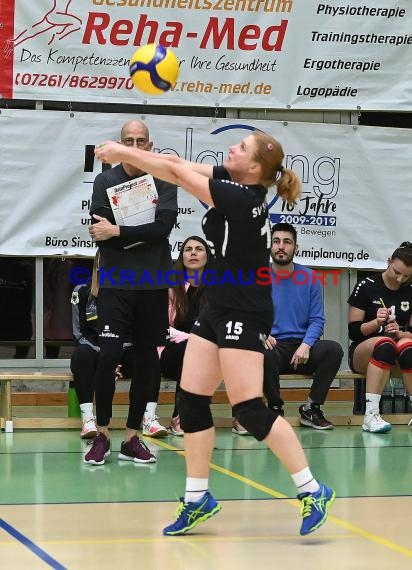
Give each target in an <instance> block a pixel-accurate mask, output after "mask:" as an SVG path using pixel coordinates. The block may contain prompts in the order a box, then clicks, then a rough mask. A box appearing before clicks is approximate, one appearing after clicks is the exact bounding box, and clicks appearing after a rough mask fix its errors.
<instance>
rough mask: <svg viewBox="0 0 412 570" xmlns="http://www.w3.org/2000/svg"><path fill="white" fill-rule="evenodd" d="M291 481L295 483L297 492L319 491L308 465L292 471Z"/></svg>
mask: <svg viewBox="0 0 412 570" xmlns="http://www.w3.org/2000/svg"><path fill="white" fill-rule="evenodd" d="M292 479H293V482H294V483H295V485H296V488H297V490H298V493H299V494H301V493H316V491H319V489H320V486H319V483H318V482H317V481H316V479H315V478H314V476H313V475H312V473H311V471H310V469H309V467H305V468H304V469H302V471H298V472H297V473H292Z"/></svg>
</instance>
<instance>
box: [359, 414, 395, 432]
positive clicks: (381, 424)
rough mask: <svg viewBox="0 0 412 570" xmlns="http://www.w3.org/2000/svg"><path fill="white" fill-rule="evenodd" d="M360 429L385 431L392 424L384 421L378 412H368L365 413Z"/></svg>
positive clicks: (390, 427)
mask: <svg viewBox="0 0 412 570" xmlns="http://www.w3.org/2000/svg"><path fill="white" fill-rule="evenodd" d="M362 429H363V431H370V432H371V433H386V432H388V431H391V429H392V424H390V423H389V422H385V420H384V419H383V418H382V416H381V415H380V414H379V412H369V413H368V414H365V417H364V419H363V424H362Z"/></svg>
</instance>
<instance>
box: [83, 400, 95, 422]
mask: <svg viewBox="0 0 412 570" xmlns="http://www.w3.org/2000/svg"><path fill="white" fill-rule="evenodd" d="M80 411H81V414H82V422H83V423H85V422H88V421H89V420H94V414H93V402H86V403H85V404H80Z"/></svg>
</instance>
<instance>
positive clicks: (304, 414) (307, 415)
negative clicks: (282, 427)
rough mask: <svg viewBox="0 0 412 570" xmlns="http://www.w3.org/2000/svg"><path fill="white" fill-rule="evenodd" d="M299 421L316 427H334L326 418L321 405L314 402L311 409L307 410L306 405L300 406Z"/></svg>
mask: <svg viewBox="0 0 412 570" xmlns="http://www.w3.org/2000/svg"><path fill="white" fill-rule="evenodd" d="M299 414H300V418H299V421H300V423H301V424H302V425H303V426H307V427H311V428H314V429H333V424H332V423H331V422H330V421H329V420H327V419H326V418H325V416H324V415H323V412H322V410H321V409H320V407H319V405H316V404H312V405H311V407H310V408H309V410H305V409H304V406H303V405H302V406H300V408H299Z"/></svg>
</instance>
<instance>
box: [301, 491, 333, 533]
mask: <svg viewBox="0 0 412 570" xmlns="http://www.w3.org/2000/svg"><path fill="white" fill-rule="evenodd" d="M319 485H320V489H319V491H316V493H301V494H300V495H298V499H299V500H300V502H301V505H300V514H301V515H302V517H303V521H302V526H301V527H300V534H301V535H305V534H310V533H311V532H313V531H315V530H317V529H318V528H319V527H321V526H322V525H323V523H325V522H326V519H327V516H328V511H329V507H330V506H331V504H332V503H333V501H334V500H335V497H336V493H335V491H334V490H333V489H329V487H326V485H323V484H322V483H320V482H319Z"/></svg>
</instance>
